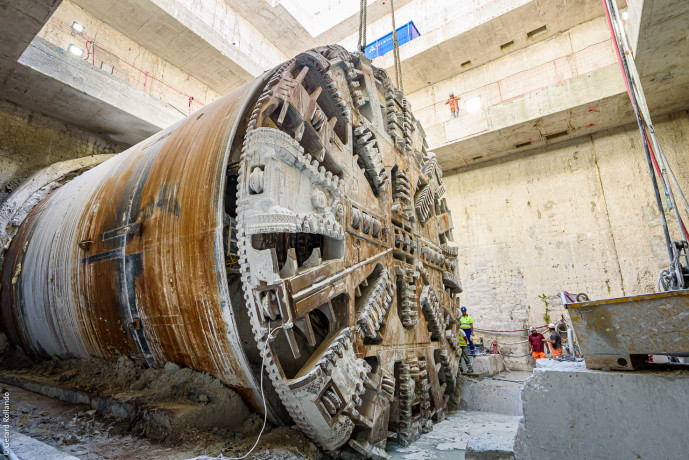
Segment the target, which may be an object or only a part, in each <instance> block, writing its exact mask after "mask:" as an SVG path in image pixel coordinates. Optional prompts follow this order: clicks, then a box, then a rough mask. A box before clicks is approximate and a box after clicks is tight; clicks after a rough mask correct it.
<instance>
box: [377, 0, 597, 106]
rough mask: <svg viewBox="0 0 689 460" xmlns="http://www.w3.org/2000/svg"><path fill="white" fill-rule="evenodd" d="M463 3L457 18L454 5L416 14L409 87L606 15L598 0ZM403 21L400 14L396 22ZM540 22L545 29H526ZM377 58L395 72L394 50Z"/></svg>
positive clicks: (404, 57) (405, 49) (405, 62)
mask: <svg viewBox="0 0 689 460" xmlns="http://www.w3.org/2000/svg"><path fill="white" fill-rule="evenodd" d="M465 8H467V9H468V10H467V12H466V14H464V15H461V16H457V17H456V18H454V19H452V18H453V14H457V12H456V11H455V10H456V8H454V9H451V10H449V11H448V10H447V9H446V10H445V11H444V12H443V10H442V9H440V8H438V9H439V11H436V14H435V15H429V17H428V19H426V22H427V23H428V26H424V22H423V20H422V21H421V22H419V21H418V20H416V19H417V18H416V17H415V18H413V19H415V24H417V27H418V28H419V31H420V32H421V36H420V37H418V38H416V39H414V40H412V41H410V42H408V43H406V44H404V45H403V46H401V47H400V59H401V64H402V75H403V77H404V89H405V91H406V92H408V93H410V92H414V91H418V90H420V89H422V88H424V87H426V86H427V85H428V84H429V82H430V84H435V83H437V82H439V81H442V80H445V79H448V78H451V77H453V76H455V75H458V74H460V73H462V72H465V71H467V70H470V69H474V68H476V67H477V66H480V65H482V64H485V63H488V62H490V61H493V60H495V59H499V58H501V57H503V56H505V55H507V54H509V53H513V52H515V51H519V50H521V49H524V48H526V47H528V46H531V45H533V44H535V43H537V42H541V41H544V40H547V39H549V38H552V37H555V36H557V35H558V34H560V33H562V32H564V31H566V30H568V29H570V28H572V27H575V26H577V25H579V24H582V23H585V22H588V21H591V20H592V19H595V18H597V17H600V16H602V15H603V6H602V4H601V2H600V0H582V1H579V2H576V3H573V2H568V1H565V0H557V1H552V0H547V1H545V0H529V1H524V0H520V1H517V2H515V1H514V0H498V1H496V2H490V3H488V4H486V5H482V7H481V8H478V9H474V4H473V3H471V4H467V5H466V6H465ZM469 8H470V10H469ZM410 14H411V13H408V14H407V16H409V15H410ZM412 16H415V14H412ZM448 18H450V19H452V20H448ZM444 20H447V22H443V21H444ZM403 22H404V21H403V20H398V24H400V23H403ZM542 26H545V27H546V30H545V31H543V32H539V33H536V34H533V35H532V36H529V35H528V34H529V32H532V31H535V30H537V29H539V28H540V27H542ZM426 27H430V28H429V29H426ZM509 43H512V44H511V45H508V44H509ZM374 64H375V65H377V66H379V67H383V68H385V69H386V70H387V71H388V72H392V73H394V61H393V56H392V53H388V54H386V55H384V56H382V57H380V58H376V59H374Z"/></svg>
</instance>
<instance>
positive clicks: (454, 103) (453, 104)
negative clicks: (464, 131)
mask: <svg viewBox="0 0 689 460" xmlns="http://www.w3.org/2000/svg"><path fill="white" fill-rule="evenodd" d="M460 99H461V97H455V93H450V98H449V99H448V100H447V102H445V104H450V111H451V112H452V118H457V116H458V115H459V100H460Z"/></svg>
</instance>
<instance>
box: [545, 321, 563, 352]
mask: <svg viewBox="0 0 689 460" xmlns="http://www.w3.org/2000/svg"><path fill="white" fill-rule="evenodd" d="M548 329H549V330H550V338H549V339H548V342H549V343H550V349H551V350H552V352H553V358H557V357H558V356H562V337H560V334H559V333H558V332H557V329H555V325H554V324H553V323H550V324H548Z"/></svg>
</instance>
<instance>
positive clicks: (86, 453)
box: [0, 385, 319, 460]
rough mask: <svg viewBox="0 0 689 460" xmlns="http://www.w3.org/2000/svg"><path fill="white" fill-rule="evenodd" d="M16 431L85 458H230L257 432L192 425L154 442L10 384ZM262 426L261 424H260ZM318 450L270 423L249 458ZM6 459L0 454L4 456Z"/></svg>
mask: <svg viewBox="0 0 689 460" xmlns="http://www.w3.org/2000/svg"><path fill="white" fill-rule="evenodd" d="M0 390H1V391H2V392H3V393H4V392H5V391H7V392H9V393H10V401H11V403H10V407H11V410H10V423H11V426H12V428H11V430H12V431H13V432H14V431H17V432H19V433H22V434H25V435H27V436H30V437H32V438H34V439H37V440H39V441H41V442H44V443H46V444H49V445H52V446H55V447H57V448H58V449H59V450H61V451H63V452H65V453H69V454H71V455H74V456H75V457H78V458H80V459H82V460H102V459H109V460H120V459H121V460H124V459H152V460H153V459H170V460H181V459H190V458H195V457H199V456H205V457H211V458H212V457H216V456H218V455H220V454H222V455H223V456H224V457H225V458H229V457H238V456H242V455H244V454H245V453H246V452H248V451H249V449H250V448H251V446H253V444H254V442H255V440H256V434H257V433H256V434H250V435H242V434H241V433H239V432H236V433H233V434H232V435H230V436H228V435H227V434H225V433H217V434H214V433H209V432H202V431H199V430H196V429H194V428H189V430H188V432H187V433H186V434H185V435H184V436H182V437H181V438H179V439H177V440H174V441H171V440H167V441H152V440H149V439H146V438H142V437H140V436H137V435H132V434H131V432H130V425H131V422H128V421H125V420H122V419H119V418H117V417H115V416H112V415H108V416H102V415H100V414H99V413H98V412H97V411H96V410H94V409H91V407H90V406H87V405H84V404H72V403H67V402H63V401H59V400H56V399H53V398H48V397H46V396H42V395H38V394H36V393H32V392H30V391H26V390H23V389H21V388H17V387H13V386H10V385H0ZM259 428H260V427H259ZM318 457H319V454H318V450H317V449H316V447H315V446H314V445H313V444H312V443H311V442H310V441H308V440H307V439H306V438H304V436H303V435H302V434H301V433H300V432H298V431H296V430H294V429H292V428H289V427H280V428H272V427H270V426H268V427H267V428H266V432H264V434H263V436H262V437H261V441H260V443H259V445H258V446H257V448H256V450H255V451H254V453H253V454H252V456H251V457H250V458H257V459H269V458H271V459H272V458H278V459H285V460H287V459H290V460H291V459H302V458H308V459H315V458H318ZM0 458H1V456H0Z"/></svg>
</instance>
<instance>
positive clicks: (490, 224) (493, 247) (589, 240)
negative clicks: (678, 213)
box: [445, 111, 689, 367]
mask: <svg viewBox="0 0 689 460" xmlns="http://www.w3.org/2000/svg"><path fill="white" fill-rule="evenodd" d="M656 129H657V132H658V136H659V139H660V141H661V144H662V145H663V148H664V151H665V153H666V155H667V157H668V159H669V161H670V164H671V166H672V167H673V170H674V171H675V173H676V174H677V176H678V180H679V181H680V185H681V186H682V187H683V188H684V190H685V191H689V159H688V158H689V157H687V155H686V145H687V138H688V137H689V113H688V112H686V111H685V112H678V113H675V114H672V115H668V116H664V117H662V118H660V119H658V120H657V121H656ZM511 158H512V159H510V160H506V161H496V162H488V163H485V164H484V165H479V166H476V167H474V168H473V169H467V170H464V171H463V172H461V173H459V174H455V175H450V176H446V177H445V184H446V186H447V193H446V197H447V200H448V204H449V207H450V209H451V211H452V217H453V220H454V226H455V235H456V237H457V241H455V243H456V244H457V245H458V246H459V248H460V254H459V260H460V263H462V264H463V267H461V269H460V270H461V273H462V280H463V283H464V290H465V293H464V294H462V304H463V305H466V306H468V308H469V309H470V312H471V314H472V315H473V317H474V320H475V321H476V323H475V326H476V327H477V328H485V329H495V330H512V329H518V328H523V327H525V326H527V325H531V324H533V325H543V324H546V323H547V322H549V321H553V320H557V319H559V318H560V316H561V315H562V314H565V315H566V311H565V310H564V309H563V308H562V306H561V302H560V300H559V297H558V292H560V291H562V290H567V291H570V292H575V293H578V292H586V293H588V295H589V296H590V297H591V298H592V299H596V298H606V297H615V296H622V295H633V294H641V293H645V292H654V291H655V285H656V278H657V276H658V273H659V271H660V270H661V269H662V268H665V267H667V266H668V264H669V259H668V255H667V252H666V249H665V245H664V240H663V236H662V230H661V226H660V220H659V216H658V212H657V210H656V206H655V200H654V197H653V193H652V189H651V181H650V177H649V173H648V167H647V164H646V160H645V156H644V153H643V147H642V146H641V142H640V137H639V132H638V129H637V127H636V126H635V125H627V126H624V127H620V128H617V129H613V130H606V131H601V132H599V133H596V134H593V135H591V136H584V137H580V138H577V139H574V140H571V141H567V142H564V143H561V144H556V145H554V146H551V147H549V148H548V147H546V148H543V149H539V150H535V151H534V153H533V154H530V155H528V156H513V157H511ZM668 218H669V217H668ZM685 218H686V217H685ZM670 223H671V227H670V229H671V232H672V235H673V237H674V238H677V231H676V227H675V226H674V223H673V222H672V221H670ZM522 339H523V336H521V337H519V336H511V337H509V336H504V335H503V336H500V338H499V340H498V342H499V343H501V344H505V346H504V347H503V351H505V352H506V353H508V354H512V355H524V354H525V352H526V344H524V343H521V344H517V345H513V346H507V344H509V343H514V342H517V341H520V340H522ZM519 360H521V361H522V362H527V359H526V358H524V357H519ZM513 362H514V361H511V360H506V365H507V366H508V367H510V366H511V364H512V363H513Z"/></svg>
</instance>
